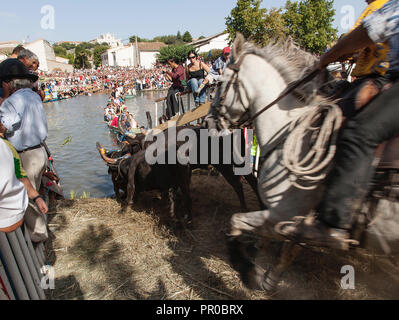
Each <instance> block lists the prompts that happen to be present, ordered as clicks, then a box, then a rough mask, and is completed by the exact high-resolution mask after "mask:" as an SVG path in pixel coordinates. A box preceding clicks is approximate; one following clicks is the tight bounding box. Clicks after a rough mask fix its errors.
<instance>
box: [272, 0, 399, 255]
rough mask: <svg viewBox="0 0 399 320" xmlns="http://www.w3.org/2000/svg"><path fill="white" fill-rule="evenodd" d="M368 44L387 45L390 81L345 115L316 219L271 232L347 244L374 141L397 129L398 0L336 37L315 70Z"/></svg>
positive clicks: (313, 242)
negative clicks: (348, 116)
mask: <svg viewBox="0 0 399 320" xmlns="http://www.w3.org/2000/svg"><path fill="white" fill-rule="evenodd" d="M373 43H386V44H388V45H389V48H390V52H389V70H388V71H387V73H386V76H387V77H388V78H389V79H390V80H391V81H392V82H393V85H392V87H391V88H390V89H388V90H386V91H384V92H383V93H381V94H380V95H379V96H378V97H377V98H375V99H374V100H373V101H372V102H371V103H370V104H369V105H367V107H365V108H364V110H362V111H361V112H359V113H357V114H356V115H354V116H353V118H351V119H349V120H348V122H347V124H346V126H345V128H343V130H342V133H341V136H340V140H339V142H338V146H337V154H336V157H335V167H334V168H333V169H332V171H331V172H330V174H329V177H328V179H327V181H326V192H325V194H324V198H323V199H322V201H321V203H320V204H319V206H318V208H317V210H316V211H317V213H318V215H317V219H315V220H312V219H306V220H305V219H298V220H296V222H292V221H290V222H287V221H286V222H281V223H279V224H278V225H277V226H276V231H277V232H279V233H280V234H282V235H283V236H285V237H287V238H289V239H291V240H293V241H294V242H299V243H302V242H304V243H307V244H309V245H316V246H326V247H334V248H341V249H347V248H348V242H349V240H348V239H349V233H348V230H350V229H351V227H352V224H353V212H354V211H355V210H354V209H356V208H357V207H359V206H360V204H361V203H362V200H363V199H364V197H365V195H366V193H367V185H368V182H369V181H370V180H371V178H372V176H373V174H374V170H373V167H372V162H373V158H374V152H375V150H376V148H377V146H378V145H379V144H381V143H382V142H384V141H386V140H388V139H390V138H392V137H394V136H396V135H398V134H399V113H398V110H397V107H398V105H399V81H397V80H398V79H399V0H390V1H389V2H387V3H386V5H385V6H384V7H382V8H381V9H380V10H378V11H376V12H374V13H373V14H371V15H370V16H368V17H366V18H365V19H364V20H363V22H362V23H361V25H360V26H359V27H357V28H356V29H355V30H354V31H352V32H351V33H350V34H348V35H347V36H346V37H344V38H343V39H342V40H341V41H339V42H338V43H337V44H336V45H335V46H334V47H333V48H331V50H330V51H328V52H326V53H325V54H324V55H323V56H322V57H321V58H320V61H319V64H318V69H323V68H325V67H326V66H327V65H328V64H329V63H332V62H335V61H337V60H339V59H340V58H341V57H343V56H347V55H348V54H350V53H353V52H355V51H357V50H359V49H362V48H365V47H370V46H372V45H373Z"/></svg>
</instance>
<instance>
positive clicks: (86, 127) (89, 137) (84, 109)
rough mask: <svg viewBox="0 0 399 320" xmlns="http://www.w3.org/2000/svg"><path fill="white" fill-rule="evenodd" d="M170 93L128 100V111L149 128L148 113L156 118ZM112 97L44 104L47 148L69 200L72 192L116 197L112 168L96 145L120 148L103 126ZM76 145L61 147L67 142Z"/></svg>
mask: <svg viewBox="0 0 399 320" xmlns="http://www.w3.org/2000/svg"><path fill="white" fill-rule="evenodd" d="M165 94H166V92H148V93H145V94H142V95H140V96H138V97H136V98H133V99H130V100H127V102H126V106H127V107H128V110H129V111H130V112H132V113H133V114H134V117H135V119H136V120H137V121H138V122H139V123H140V124H141V125H144V126H146V123H147V120H146V115H145V112H146V111H150V112H151V115H152V116H153V115H154V110H155V107H154V102H153V101H154V100H155V99H157V98H160V97H163V96H164V95H165ZM107 100H108V96H107V95H105V94H99V95H93V96H91V97H87V96H80V97H76V98H72V99H70V100H63V101H57V102H53V103H46V104H44V109H45V112H46V115H47V123H48V129H49V133H48V138H47V144H48V146H49V148H50V150H51V151H52V152H53V158H54V162H55V167H56V170H57V172H58V174H59V175H60V177H61V183H62V186H63V188H64V193H65V196H66V197H70V193H71V191H73V192H75V193H76V194H77V195H78V196H80V195H82V193H83V192H86V193H90V196H91V197H96V198H101V197H107V196H110V195H112V194H113V186H112V181H111V178H110V176H109V175H108V167H107V166H106V165H105V164H104V162H103V161H102V160H101V158H100V157H99V155H98V152H97V149H96V141H99V142H101V143H102V144H104V146H106V147H108V148H112V147H113V148H117V146H116V145H115V144H114V143H113V141H112V139H111V136H110V134H109V131H108V129H107V127H106V125H105V123H104V122H103V111H104V107H105V105H106V103H107ZM68 136H71V137H72V141H71V142H69V143H68V144H66V145H65V146H63V147H61V145H62V143H63V142H64V140H65V139H66V138H67V137H68Z"/></svg>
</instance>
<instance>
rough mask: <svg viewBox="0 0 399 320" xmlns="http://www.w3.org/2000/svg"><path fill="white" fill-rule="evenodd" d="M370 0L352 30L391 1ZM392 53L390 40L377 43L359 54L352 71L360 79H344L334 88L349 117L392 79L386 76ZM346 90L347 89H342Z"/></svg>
mask: <svg viewBox="0 0 399 320" xmlns="http://www.w3.org/2000/svg"><path fill="white" fill-rule="evenodd" d="M366 2H367V3H368V4H369V5H368V6H367V8H366V9H365V10H364V11H363V13H362V14H361V16H360V17H359V19H358V20H357V22H356V23H355V25H354V27H353V29H352V30H354V29H355V28H357V27H358V26H360V25H361V23H362V21H363V20H364V19H365V18H366V17H367V16H369V15H370V14H372V13H373V12H374V11H376V10H378V9H380V8H381V7H382V6H383V5H384V4H385V3H387V2H388V0H366ZM388 52H389V45H388V44H387V43H376V44H374V43H373V45H371V46H367V47H366V48H364V49H363V50H362V51H360V52H357V53H356V56H357V58H355V60H356V67H355V68H354V69H353V71H352V73H351V77H352V78H355V79H356V80H355V81H354V82H352V83H349V82H347V81H345V82H341V83H340V85H338V86H337V87H336V89H335V90H334V91H335V92H334V93H335V95H336V96H338V97H339V100H338V105H339V107H340V108H341V109H342V111H343V115H344V116H345V117H352V116H353V115H354V114H355V113H356V112H358V111H359V110H360V109H361V108H362V107H363V106H364V105H366V104H367V102H369V101H370V100H371V99H372V98H374V97H375V96H376V95H378V94H379V93H380V92H381V91H382V90H383V89H384V87H385V85H387V84H388V83H389V82H390V79H389V78H388V77H386V76H385V75H386V72H387V71H388V68H389V61H388ZM342 89H343V90H344V92H341V91H343V90H342Z"/></svg>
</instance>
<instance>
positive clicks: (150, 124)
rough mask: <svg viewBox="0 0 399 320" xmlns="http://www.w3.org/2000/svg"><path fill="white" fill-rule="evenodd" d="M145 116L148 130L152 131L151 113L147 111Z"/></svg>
mask: <svg viewBox="0 0 399 320" xmlns="http://www.w3.org/2000/svg"><path fill="white" fill-rule="evenodd" d="M145 114H146V116H147V123H148V129H152V119H151V113H150V112H149V111H146V113H145Z"/></svg>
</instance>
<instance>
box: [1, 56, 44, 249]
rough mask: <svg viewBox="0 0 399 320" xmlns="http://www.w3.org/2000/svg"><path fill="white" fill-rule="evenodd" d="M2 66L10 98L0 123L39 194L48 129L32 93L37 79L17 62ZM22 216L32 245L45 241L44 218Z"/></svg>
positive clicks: (28, 215) (7, 100)
mask: <svg viewBox="0 0 399 320" xmlns="http://www.w3.org/2000/svg"><path fill="white" fill-rule="evenodd" d="M6 62H7V63H6V64H5V66H4V67H3V70H2V75H1V80H2V81H3V87H4V88H6V89H7V90H9V92H10V94H11V95H10V97H8V98H7V99H6V100H4V101H3V103H2V105H1V107H0V122H1V123H2V124H3V125H4V126H5V127H6V128H7V133H6V138H7V140H8V141H9V142H10V143H11V144H12V146H13V147H14V148H15V149H16V150H17V151H18V153H19V156H20V158H21V163H22V166H23V168H24V169H25V171H26V174H27V176H28V178H29V180H30V182H31V184H32V185H33V186H34V188H35V189H36V190H39V189H40V184H41V179H42V175H43V173H44V171H45V169H46V167H47V160H48V155H47V151H46V149H45V148H44V146H43V143H44V141H45V139H46V138H47V133H48V129H47V120H46V114H45V113H44V110H43V104H42V101H41V99H40V97H39V95H38V94H36V93H35V92H33V91H32V86H33V83H34V82H36V81H37V79H38V76H37V75H35V74H32V73H30V72H29V70H28V69H27V68H26V67H25V66H24V64H23V63H22V62H20V61H18V60H17V59H8V60H7V61H6ZM26 215H27V219H26V221H27V224H28V229H30V230H31V231H32V235H31V238H32V241H34V242H40V241H44V240H46V239H47V237H48V234H47V228H46V222H45V220H44V218H43V217H42V216H41V215H39V214H38V213H37V212H35V211H34V210H28V211H27V212H26Z"/></svg>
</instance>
